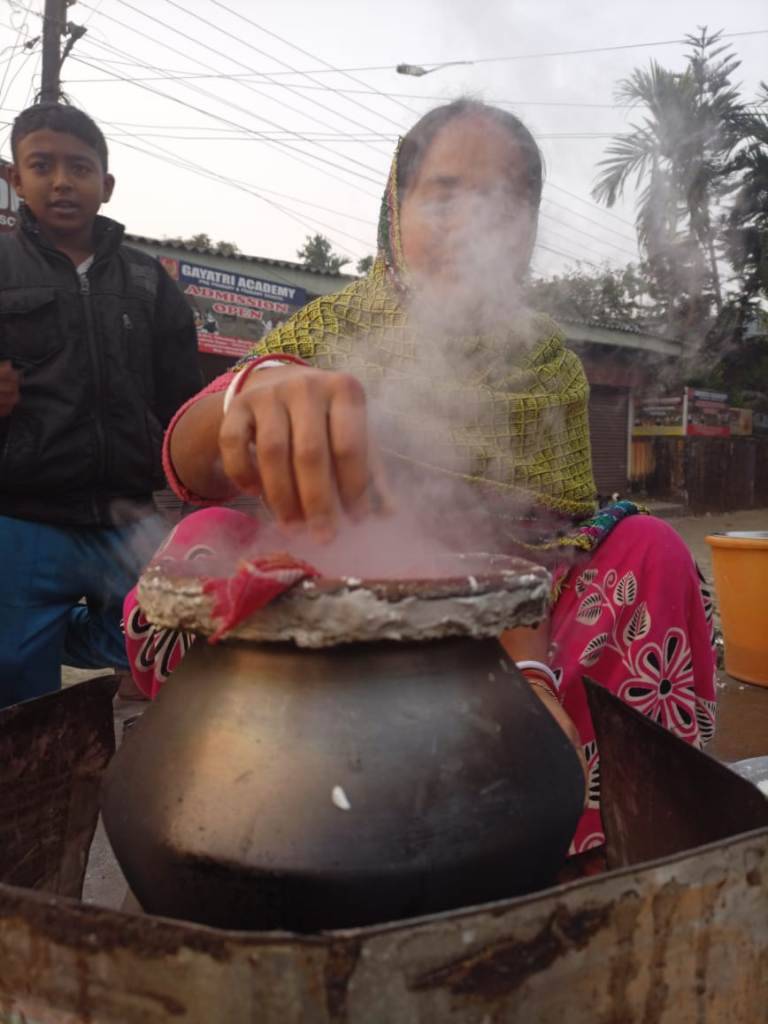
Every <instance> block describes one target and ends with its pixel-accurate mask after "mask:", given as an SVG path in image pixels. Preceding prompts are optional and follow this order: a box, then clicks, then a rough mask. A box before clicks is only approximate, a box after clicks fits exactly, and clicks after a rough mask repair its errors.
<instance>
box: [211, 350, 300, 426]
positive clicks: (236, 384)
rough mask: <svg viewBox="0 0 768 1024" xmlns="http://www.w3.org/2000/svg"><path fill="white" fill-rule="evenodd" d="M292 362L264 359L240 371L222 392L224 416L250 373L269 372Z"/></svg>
mask: <svg viewBox="0 0 768 1024" xmlns="http://www.w3.org/2000/svg"><path fill="white" fill-rule="evenodd" d="M292 362H293V360H292V359H291V360H288V359H264V360H262V362H260V363H256V362H254V363H251V365H250V366H244V367H243V369H242V370H240V371H239V372H238V373H236V374H235V375H234V376H233V377H232V380H231V381H230V382H229V384H228V385H227V390H226V391H225V392H224V415H225V416H226V414H227V413H228V412H229V407H230V405H232V400H233V399H234V398H235V396H236V395H238V394H239V393H240V392H241V391H242V389H243V388H244V387H245V382H246V380H248V378H249V377H250V375H251V374H252V373H254V372H255V371H256V370H269V369H271V368H272V367H274V366H288V365H290V363H292Z"/></svg>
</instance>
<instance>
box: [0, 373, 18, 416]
mask: <svg viewBox="0 0 768 1024" xmlns="http://www.w3.org/2000/svg"><path fill="white" fill-rule="evenodd" d="M20 379H21V374H20V373H19V372H18V371H17V370H14V368H13V366H12V365H11V363H10V362H9V361H8V360H5V361H0V416H10V415H11V413H12V412H13V410H14V408H15V407H16V406H17V405H18V402H19V398H20V393H19V381H20Z"/></svg>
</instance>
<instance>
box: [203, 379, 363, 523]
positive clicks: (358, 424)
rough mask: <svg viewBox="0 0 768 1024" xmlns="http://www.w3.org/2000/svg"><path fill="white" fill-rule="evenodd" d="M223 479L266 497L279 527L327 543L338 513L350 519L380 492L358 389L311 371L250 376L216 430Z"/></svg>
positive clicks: (351, 383) (348, 382)
mask: <svg viewBox="0 0 768 1024" xmlns="http://www.w3.org/2000/svg"><path fill="white" fill-rule="evenodd" d="M219 450H220V452H221V458H222V463H223V468H224V472H225V473H226V475H227V476H228V477H229V478H230V480H232V481H233V482H234V483H235V484H236V485H237V486H238V488H239V489H240V490H242V491H247V492H251V493H258V494H260V495H262V496H263V497H264V499H265V500H266V502H267V504H268V505H269V506H270V508H271V509H272V511H273V512H274V514H275V516H276V518H277V520H278V522H280V523H281V524H282V525H283V526H289V527H290V526H292V525H299V524H304V523H305V524H307V525H308V526H309V528H310V530H311V532H312V533H313V535H314V536H315V538H316V539H317V540H321V541H326V540H330V539H331V538H332V537H333V536H334V534H335V531H336V526H337V522H338V516H339V513H340V511H341V510H342V509H343V510H344V511H345V512H347V513H348V514H349V515H351V516H352V517H353V518H359V517H361V516H363V515H365V514H366V512H368V511H369V508H368V495H369V493H370V492H371V491H373V492H374V493H378V494H380V493H381V490H382V488H381V486H380V479H381V471H380V469H378V468H377V464H376V459H375V457H373V456H372V452H371V449H370V445H369V436H368V416H367V410H366V399H365V391H364V390H363V386H362V384H360V382H359V381H358V380H357V379H356V378H355V377H352V376H351V375H350V374H348V373H334V372H331V371H327V370H317V369H314V368H313V367H308V366H307V367H304V366H286V367H273V368H270V369H265V370H256V371H255V372H253V373H252V374H251V375H250V377H249V379H248V382H247V383H246V385H245V387H244V388H243V390H242V391H241V392H240V394H239V395H237V396H236V398H235V399H234V400H233V402H232V405H231V406H230V408H229V411H228V413H227V415H226V416H225V417H224V419H223V421H222V424H221V429H220V431H219Z"/></svg>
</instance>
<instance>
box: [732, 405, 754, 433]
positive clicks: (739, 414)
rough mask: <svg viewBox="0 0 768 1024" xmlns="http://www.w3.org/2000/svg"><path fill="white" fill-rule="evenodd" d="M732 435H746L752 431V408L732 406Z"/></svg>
mask: <svg viewBox="0 0 768 1024" xmlns="http://www.w3.org/2000/svg"><path fill="white" fill-rule="evenodd" d="M729 411H730V420H731V436H734V435H736V436H744V435H747V434H751V433H752V410H751V409H737V408H735V407H734V406H731V408H730V410H729Z"/></svg>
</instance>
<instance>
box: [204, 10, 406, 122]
mask: <svg viewBox="0 0 768 1024" xmlns="http://www.w3.org/2000/svg"><path fill="white" fill-rule="evenodd" d="M211 3H212V4H214V5H215V6H216V7H220V8H221V9H222V10H225V11H229V13H230V14H233V15H236V16H237V17H238V18H240V19H241V20H242V21H244V22H246V23H247V24H248V25H252V26H253V27H254V28H257V29H258V30H259V31H260V32H264V33H265V34H266V35H268V36H271V37H272V38H273V39H277V41H278V42H280V43H283V44H284V45H285V46H290V47H291V49H293V50H296V52H297V53H301V54H303V55H304V56H305V57H309V59H310V60H316V61H318V62H319V63H320V64H322V65H323V67H324V68H326V69H328V70H336V69H334V67H333V65H332V64H329V63H328V61H326V60H323V59H322V57H318V56H317V55H316V54H314V53H310V52H309V50H305V49H303V48H302V47H301V46H297V45H296V43H294V42H291V40H289V39H284V38H283V36H279V35H278V34H277V33H276V32H273V31H272V29H268V28H265V27H264V26H263V25H259V24H257V23H256V22H255V21H253V19H251V18H246V16H245V15H244V14H241V13H240V12H239V11H233V10H232V8H231V7H227V6H226V4H223V3H221V0H211ZM301 73H302V74H303V75H306V72H301ZM339 74H341V75H343V76H344V78H348V79H349V81H350V82H355V84H357V85H364V86H366V87H367V88H368V83H367V82H363V81H362V79H359V78H355V77H354V76H353V75H351V74H349V72H348V71H339ZM337 91H338V92H342V91H343V90H337ZM373 91H374V93H375V94H376V95H378V96H383V97H384V98H385V99H391V100H392V102H394V103H396V104H397V106H399V107H402V109H403V110H405V111H407V112H408V113H409V114H418V111H416V110H414V109H413V107H409V106H407V104H405V103H401V102H400V101H399V99H394V98H393V97H392V96H391V94H390V95H388V94H387V93H384V92H381V91H380V90H378V89H375V90H373ZM417 98H418V97H417ZM379 116H382V115H379ZM393 123H394V122H393Z"/></svg>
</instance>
